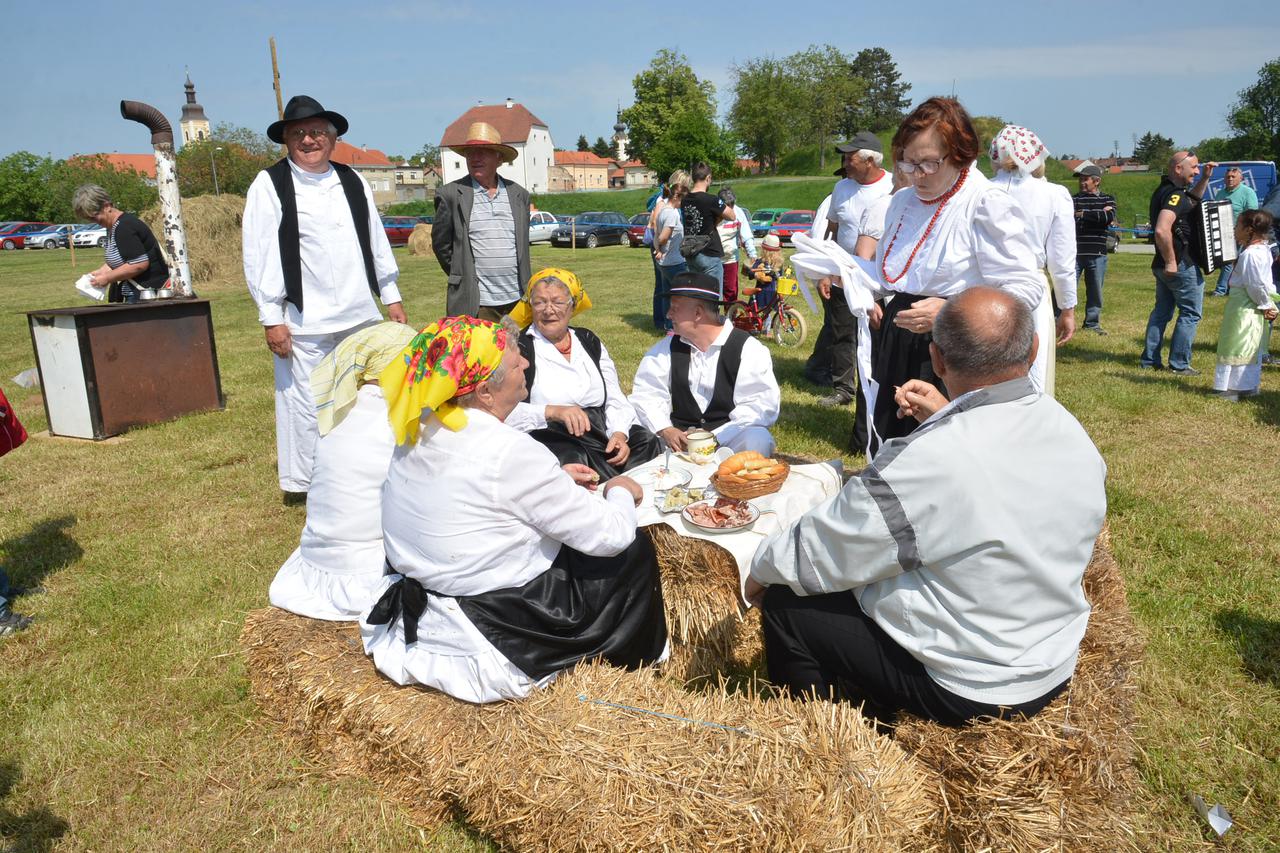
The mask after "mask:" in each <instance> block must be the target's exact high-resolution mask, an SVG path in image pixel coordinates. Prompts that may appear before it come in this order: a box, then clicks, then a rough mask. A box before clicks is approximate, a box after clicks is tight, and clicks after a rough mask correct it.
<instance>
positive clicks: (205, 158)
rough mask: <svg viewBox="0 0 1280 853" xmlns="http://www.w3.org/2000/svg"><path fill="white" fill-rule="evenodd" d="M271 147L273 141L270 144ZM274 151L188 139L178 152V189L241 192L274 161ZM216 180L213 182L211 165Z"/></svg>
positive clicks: (190, 193) (202, 192) (203, 192)
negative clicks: (254, 149)
mask: <svg viewBox="0 0 1280 853" xmlns="http://www.w3.org/2000/svg"><path fill="white" fill-rule="evenodd" d="M272 147H273V148H274V145H273V146H272ZM276 159H277V157H276V153H275V151H272V152H271V153H269V154H268V153H264V152H263V151H261V150H260V151H259V152H258V153H254V152H252V151H250V150H248V149H246V148H245V147H244V146H243V145H241V144H240V143H238V142H230V141H227V140H222V139H218V138H217V137H216V136H215V137H214V138H212V139H204V140H201V141H199V142H188V143H187V144H186V145H184V146H182V150H181V151H179V152H178V155H177V161H178V190H179V191H180V192H181V193H182V195H184V196H188V197H190V196H198V195H211V194H212V193H213V192H214V191H215V189H216V190H217V191H218V192H224V193H235V194H236V195H244V194H245V193H246V192H248V190H249V185H250V184H251V183H253V179H254V178H256V177H257V176H258V173H259V172H261V171H262V170H263V169H265V168H267V167H268V166H270V165H271V164H272V163H274V162H275V161H276ZM215 163H216V168H217V175H218V180H217V183H216V184H215V183H214V180H213V175H214V168H215Z"/></svg>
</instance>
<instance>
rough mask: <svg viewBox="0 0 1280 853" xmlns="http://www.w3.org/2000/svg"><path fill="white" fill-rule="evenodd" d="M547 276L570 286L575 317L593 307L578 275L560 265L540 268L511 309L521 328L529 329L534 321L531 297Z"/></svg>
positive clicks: (512, 316) (513, 317)
mask: <svg viewBox="0 0 1280 853" xmlns="http://www.w3.org/2000/svg"><path fill="white" fill-rule="evenodd" d="M547 278H554V279H555V280H556V281H559V282H563V283H564V286H565V287H567V288H569V295H570V296H572V297H573V316H574V317H577V316H578V315H579V314H581V313H582V312H583V311H586V310H587V309H588V308H590V307H591V297H590V296H587V291H586V289H585V288H583V286H582V282H580V281H578V277H577V276H576V275H574V274H573V273H571V272H569V271H568V270H566V269H561V268H560V267H547V268H546V269H544V270H538V271H537V272H536V273H534V274H533V275H532V276H530V277H529V281H528V282H527V283H526V284H525V287H524V296H523V297H521V299H520V301H519V302H517V303H516V307H515V308H512V309H511V319H512V320H515V321H516V325H517V326H519V327H520V328H522V329H527V328H528V327H529V324H530V323H532V322H533V307H532V306H531V305H530V304H529V297H530V294H532V293H533V286H534V285H535V284H537V283H538V282H540V281H542V280H543V279H547Z"/></svg>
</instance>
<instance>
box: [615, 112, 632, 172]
mask: <svg viewBox="0 0 1280 853" xmlns="http://www.w3.org/2000/svg"><path fill="white" fill-rule="evenodd" d="M630 141H631V140H630V139H629V138H627V126H626V125H625V124H623V123H622V107H618V121H617V123H616V124H615V125H614V126H613V148H614V151H616V152H617V154H618V162H619V163H625V162H627V143H629V142H630Z"/></svg>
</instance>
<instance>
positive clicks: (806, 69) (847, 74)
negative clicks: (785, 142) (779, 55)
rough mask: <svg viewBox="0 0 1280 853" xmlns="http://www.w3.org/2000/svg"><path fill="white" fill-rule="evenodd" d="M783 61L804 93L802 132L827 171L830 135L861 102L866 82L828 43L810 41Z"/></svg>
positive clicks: (845, 57) (820, 163)
mask: <svg viewBox="0 0 1280 853" xmlns="http://www.w3.org/2000/svg"><path fill="white" fill-rule="evenodd" d="M786 62H787V67H788V69H789V70H790V72H791V74H792V76H794V77H795V78H796V79H797V80H798V81H799V82H800V87H801V89H802V91H803V92H804V94H805V96H806V99H805V102H804V103H803V105H802V106H803V109H802V110H801V112H800V115H801V117H802V119H803V120H804V128H805V130H806V133H805V136H806V137H807V138H808V139H810V140H812V141H813V142H815V143H817V145H818V166H819V168H820V169H822V170H823V171H826V168H827V149H828V148H829V147H830V145H829V143H830V141H831V138H832V136H833V135H834V134H835V133H836V132H837V131H838V130H839V128H840V126H841V123H842V122H843V121H845V120H846V115H847V114H848V112H849V111H850V110H856V109H858V107H859V105H860V104H861V103H862V99H863V94H864V92H865V91H866V84H865V83H863V81H862V80H861V79H860V78H859V77H857V76H855V75H854V73H853V70H852V62H851V60H850V59H849V58H848V57H847V56H845V55H844V54H843V53H841V52H840V51H839V50H837V49H836V48H834V47H832V46H831V45H829V44H824V45H810V46H809V48H808V49H806V50H802V51H800V52H799V53H795V54H792V55H791V56H789V57H787V60H786Z"/></svg>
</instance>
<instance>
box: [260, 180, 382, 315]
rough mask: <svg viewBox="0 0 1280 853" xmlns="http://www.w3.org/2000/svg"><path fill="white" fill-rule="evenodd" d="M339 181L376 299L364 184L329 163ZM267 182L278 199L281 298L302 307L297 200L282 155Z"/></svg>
mask: <svg viewBox="0 0 1280 853" xmlns="http://www.w3.org/2000/svg"><path fill="white" fill-rule="evenodd" d="M329 165H331V166H333V170H334V171H335V172H337V173H338V180H339V181H341V182H342V192H343V194H344V195H345V196H346V197H347V204H348V205H349V206H350V207H351V218H352V220H354V222H355V226H356V239H357V240H358V241H359V243H360V254H361V255H363V256H364V272H365V275H366V276H367V277H368V279H369V290H371V291H372V292H373V298H374V300H375V301H377V299H378V297H379V295H380V294H379V292H378V276H377V274H376V273H375V272H374V271H373V245H372V244H371V243H370V242H369V201H368V199H366V198H365V195H364V185H363V184H362V183H360V178H359V176H357V175H356V173H355V170H354V169H352V168H351V167H350V166H344V165H343V164H341V163H330V164H329ZM267 175H268V176H269V177H270V178H271V183H272V184H274V185H275V188H276V195H277V196H278V197H279V199H280V229H279V231H278V232H277V235H278V240H279V242H280V268H281V270H282V271H283V272H284V292H285V297H284V298H285V301H287V302H292V303H293V306H294V307H295V308H297V309H298V310H299V311H301V310H302V250H301V247H300V246H299V244H298V199H297V196H296V195H295V194H294V190H293V170H292V168H291V167H290V166H289V159H288V158H287V157H286V158H284V159H282V160H281V161H280V162H278V163H276V164H275V165H274V166H272V167H271V168H269V169H267Z"/></svg>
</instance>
